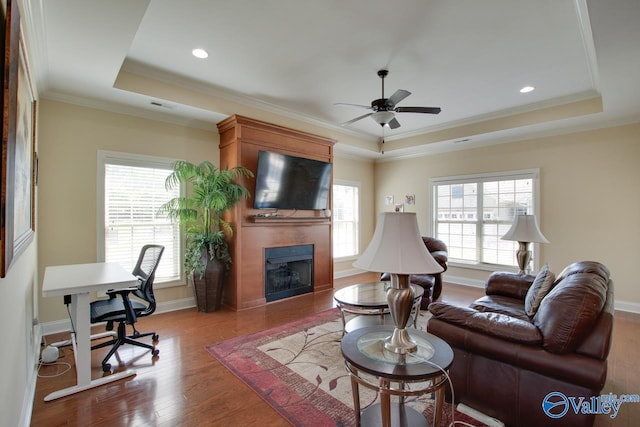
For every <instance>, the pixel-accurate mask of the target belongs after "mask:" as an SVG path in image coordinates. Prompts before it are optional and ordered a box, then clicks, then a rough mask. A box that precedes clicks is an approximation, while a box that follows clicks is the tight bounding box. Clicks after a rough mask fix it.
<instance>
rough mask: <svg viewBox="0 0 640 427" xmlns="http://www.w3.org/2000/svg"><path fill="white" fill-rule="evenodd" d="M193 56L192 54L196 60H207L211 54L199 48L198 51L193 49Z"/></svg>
mask: <svg viewBox="0 0 640 427" xmlns="http://www.w3.org/2000/svg"><path fill="white" fill-rule="evenodd" d="M191 54H192V55H193V56H195V57H196V58H200V59H204V58H207V57H208V56H209V54H208V53H207V51H206V50H204V49H200V48H198V49H193V50H192V51H191Z"/></svg>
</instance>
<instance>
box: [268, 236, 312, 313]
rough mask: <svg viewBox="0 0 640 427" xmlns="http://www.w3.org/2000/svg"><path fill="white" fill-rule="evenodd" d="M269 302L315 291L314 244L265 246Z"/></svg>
mask: <svg viewBox="0 0 640 427" xmlns="http://www.w3.org/2000/svg"><path fill="white" fill-rule="evenodd" d="M264 281H265V283H264V294H265V298H266V300H267V302H269V301H276V300H279V299H283V298H288V297H292V296H294V295H300V294H305V293H307V292H313V245H296V246H284V247H279V248H265V262H264Z"/></svg>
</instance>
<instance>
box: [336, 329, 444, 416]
mask: <svg viewBox="0 0 640 427" xmlns="http://www.w3.org/2000/svg"><path fill="white" fill-rule="evenodd" d="M392 332H393V326H374V327H369V328H362V329H357V330H355V331H353V332H350V333H348V334H347V335H345V336H344V338H343V339H342V344H341V349H342V355H343V356H344V359H345V365H346V367H347V371H348V372H349V377H350V378H351V389H352V392H353V403H354V411H355V414H356V421H357V423H358V425H363V426H383V427H390V426H392V425H393V426H411V427H417V426H428V425H429V424H428V423H427V420H426V419H425V418H424V416H423V415H422V414H421V413H419V412H418V411H416V410H415V409H413V408H410V407H408V406H405V405H404V398H405V397H406V396H418V395H422V394H428V393H435V408H434V411H433V418H434V419H433V425H434V426H437V425H438V422H439V421H440V417H441V414H442V405H443V402H444V392H445V387H446V385H447V379H446V376H445V372H446V371H448V369H449V367H450V366H451V363H453V350H452V349H451V347H450V346H449V344H447V343H446V342H445V341H443V340H442V339H440V338H438V337H436V336H434V335H431V334H428V333H426V332H423V331H419V330H411V333H410V335H411V338H412V339H413V340H414V341H415V342H416V344H417V345H418V349H417V350H416V352H414V353H407V354H397V353H393V352H390V351H388V350H386V349H385V348H384V340H385V338H387V337H388V336H390V335H391V334H392ZM407 384H411V385H412V388H411V389H409V388H407V387H406V385H407ZM361 385H362V386H364V387H367V388H369V389H372V390H374V391H376V392H377V393H379V395H380V403H379V404H375V405H372V406H370V407H368V408H366V409H365V410H364V411H360V389H359V386H361ZM391 396H398V402H397V403H396V402H393V403H392V402H391Z"/></svg>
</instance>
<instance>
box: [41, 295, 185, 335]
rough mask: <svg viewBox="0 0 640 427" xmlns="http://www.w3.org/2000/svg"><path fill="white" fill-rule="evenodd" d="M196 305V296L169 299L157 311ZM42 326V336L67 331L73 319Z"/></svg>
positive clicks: (167, 311) (159, 304) (169, 310)
mask: <svg viewBox="0 0 640 427" xmlns="http://www.w3.org/2000/svg"><path fill="white" fill-rule="evenodd" d="M195 306H196V301H195V299H194V298H183V299H179V300H174V301H169V302H164V303H163V302H161V303H158V305H157V306H156V311H155V312H156V313H157V314H160V313H169V312H171V311H176V310H183V309H185V308H192V307H195ZM40 326H41V328H40V331H41V336H47V335H51V334H56V333H58V332H67V331H70V330H71V321H70V320H69V319H65V320H54V321H53V322H46V323H42V324H41V325H40Z"/></svg>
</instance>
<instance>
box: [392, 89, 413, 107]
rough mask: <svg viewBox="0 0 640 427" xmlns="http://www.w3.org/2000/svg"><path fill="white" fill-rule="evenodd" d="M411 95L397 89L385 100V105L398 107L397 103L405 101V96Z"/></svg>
mask: <svg viewBox="0 0 640 427" xmlns="http://www.w3.org/2000/svg"><path fill="white" fill-rule="evenodd" d="M409 95H411V92H409V91H408V90H404V89H398V90H397V91H396V92H395V93H394V94H393V95H391V97H390V98H389V99H388V100H387V104H391V105H394V106H395V105H398V102H400V101H402V100H403V99H405V98H406V97H407V96H409Z"/></svg>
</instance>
